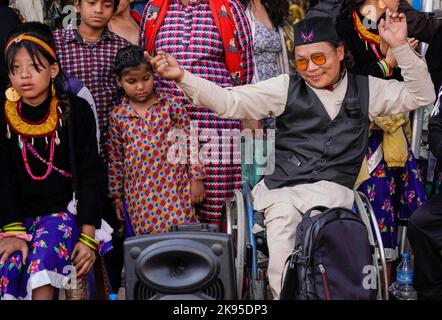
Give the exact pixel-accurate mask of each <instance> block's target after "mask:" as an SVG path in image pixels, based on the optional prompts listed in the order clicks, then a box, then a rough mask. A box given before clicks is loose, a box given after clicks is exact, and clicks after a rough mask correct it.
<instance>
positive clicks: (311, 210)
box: [304, 206, 329, 218]
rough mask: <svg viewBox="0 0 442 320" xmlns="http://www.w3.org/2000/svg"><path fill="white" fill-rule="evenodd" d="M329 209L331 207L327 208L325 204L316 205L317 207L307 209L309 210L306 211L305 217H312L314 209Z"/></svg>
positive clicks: (322, 210)
mask: <svg viewBox="0 0 442 320" xmlns="http://www.w3.org/2000/svg"><path fill="white" fill-rule="evenodd" d="M328 209H329V208H327V207H325V206H315V207H313V208H310V209H309V210H307V211H306V212H305V213H304V217H305V218H310V215H311V214H312V212H313V211H321V212H324V211H326V210H328Z"/></svg>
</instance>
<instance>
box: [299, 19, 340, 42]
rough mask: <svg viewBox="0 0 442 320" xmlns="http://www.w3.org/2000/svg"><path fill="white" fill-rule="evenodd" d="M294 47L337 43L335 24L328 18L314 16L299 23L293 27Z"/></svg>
mask: <svg viewBox="0 0 442 320" xmlns="http://www.w3.org/2000/svg"><path fill="white" fill-rule="evenodd" d="M294 32H295V35H294V45H295V47H296V46H300V45H304V44H311V43H316V42H324V41H325V42H330V43H332V44H335V45H337V44H338V43H339V38H338V34H337V32H336V27H335V23H334V20H333V18H332V17H329V16H314V17H311V18H305V19H304V20H301V21H299V22H298V23H296V24H295V26H294Z"/></svg>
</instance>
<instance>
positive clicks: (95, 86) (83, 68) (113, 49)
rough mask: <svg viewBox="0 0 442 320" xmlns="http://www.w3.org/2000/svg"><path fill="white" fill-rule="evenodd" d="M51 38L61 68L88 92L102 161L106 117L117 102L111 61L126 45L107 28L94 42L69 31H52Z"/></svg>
mask: <svg viewBox="0 0 442 320" xmlns="http://www.w3.org/2000/svg"><path fill="white" fill-rule="evenodd" d="M54 38H55V43H56V46H57V55H58V59H59V60H60V63H61V67H62V69H63V70H64V71H66V72H67V73H69V74H70V75H71V76H74V77H76V78H77V79H78V80H80V81H82V82H83V83H84V84H85V85H86V87H87V88H88V89H89V90H90V92H91V93H92V96H93V98H94V101H95V105H96V108H97V115H98V125H99V129H100V133H101V138H100V147H101V148H100V149H101V151H102V156H103V157H104V159H106V158H107V156H106V133H107V129H108V117H109V114H110V112H111V111H112V109H113V108H115V107H116V106H117V105H118V104H119V103H120V101H118V100H119V95H118V92H117V83H116V81H115V77H114V76H113V66H114V59H115V56H116V54H117V51H118V50H120V49H122V48H124V47H127V46H128V45H130V43H129V42H128V41H127V40H125V39H123V38H121V37H119V36H118V35H116V34H115V33H113V32H111V31H109V30H107V29H106V30H105V31H104V32H103V34H102V37H101V39H100V40H99V41H98V42H95V43H88V42H85V41H83V39H82V38H81V36H80V35H79V34H78V32H77V31H76V30H74V29H71V28H69V29H60V30H57V31H55V32H54Z"/></svg>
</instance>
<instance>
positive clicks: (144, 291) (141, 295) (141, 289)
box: [134, 281, 155, 300]
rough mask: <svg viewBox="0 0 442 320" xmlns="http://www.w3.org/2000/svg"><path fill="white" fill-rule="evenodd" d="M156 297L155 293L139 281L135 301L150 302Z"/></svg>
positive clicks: (136, 286) (136, 284)
mask: <svg viewBox="0 0 442 320" xmlns="http://www.w3.org/2000/svg"><path fill="white" fill-rule="evenodd" d="M154 295H155V291H153V290H151V289H149V288H148V287H147V286H145V285H144V284H142V283H140V282H139V281H137V282H136V283H135V287H134V299H135V300H150V299H152V297H153V296H154Z"/></svg>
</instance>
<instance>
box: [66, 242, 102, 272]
mask: <svg viewBox="0 0 442 320" xmlns="http://www.w3.org/2000/svg"><path fill="white" fill-rule="evenodd" d="M71 259H72V262H73V263H74V266H75V269H76V271H77V277H79V278H80V277H82V276H83V275H85V274H87V273H88V272H89V271H90V270H91V269H92V267H93V265H94V263H95V259H96V256H95V251H94V250H92V249H91V248H89V247H88V246H87V245H85V244H83V243H81V242H77V244H76V245H75V247H74V250H73V251H72V255H71Z"/></svg>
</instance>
